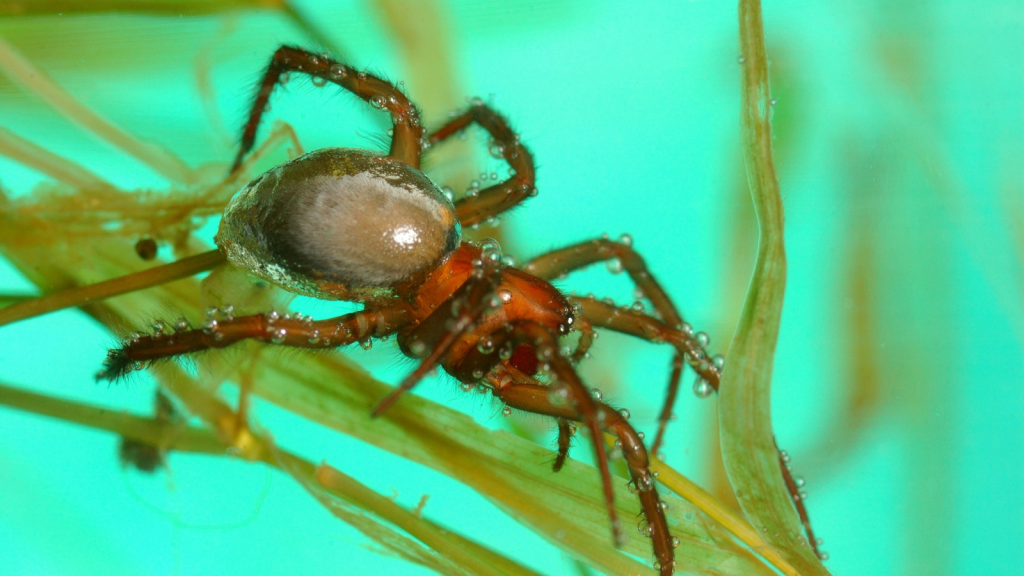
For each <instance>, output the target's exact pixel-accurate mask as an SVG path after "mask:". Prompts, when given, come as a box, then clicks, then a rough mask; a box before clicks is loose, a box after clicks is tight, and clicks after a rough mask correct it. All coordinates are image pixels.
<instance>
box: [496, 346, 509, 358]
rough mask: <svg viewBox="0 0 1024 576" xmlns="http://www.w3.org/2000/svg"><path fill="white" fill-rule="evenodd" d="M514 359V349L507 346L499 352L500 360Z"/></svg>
mask: <svg viewBox="0 0 1024 576" xmlns="http://www.w3.org/2000/svg"><path fill="white" fill-rule="evenodd" d="M511 357H512V347H511V346H505V347H503V348H502V349H501V350H498V358H500V359H501V360H508V359H509V358H511Z"/></svg>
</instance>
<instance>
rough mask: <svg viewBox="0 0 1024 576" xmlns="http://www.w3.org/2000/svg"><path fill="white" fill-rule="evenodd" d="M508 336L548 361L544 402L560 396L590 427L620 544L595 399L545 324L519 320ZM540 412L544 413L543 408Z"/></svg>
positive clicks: (500, 394)
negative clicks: (549, 376)
mask: <svg viewBox="0 0 1024 576" xmlns="http://www.w3.org/2000/svg"><path fill="white" fill-rule="evenodd" d="M511 337H512V341H513V343H514V344H529V345H530V346H532V347H533V349H534V350H535V351H536V354H537V359H538V360H541V361H542V362H547V363H549V366H550V368H551V375H552V377H553V380H552V383H551V387H548V388H545V391H544V399H545V402H547V403H549V404H550V403H551V400H550V399H549V397H548V395H549V394H554V395H555V396H556V397H560V398H563V399H564V400H565V403H566V404H567V405H568V406H570V407H572V410H573V412H575V414H574V416H575V417H577V418H579V419H580V421H581V422H582V423H583V425H584V426H586V427H587V429H588V430H589V431H590V437H591V439H592V440H593V444H594V456H595V458H596V460H597V468H598V470H600V471H601V484H602V486H603V488H604V498H605V503H606V504H607V505H608V516H609V518H610V519H611V522H612V535H613V537H614V541H615V545H616V546H621V545H622V543H623V542H624V541H625V538H624V536H623V534H622V526H621V525H620V523H619V519H618V517H617V515H616V513H615V501H614V494H613V492H612V477H611V471H610V470H609V468H608V453H607V452H606V451H605V449H604V443H603V442H602V441H601V439H602V436H601V431H602V426H601V422H600V421H599V420H598V411H597V404H596V400H595V399H594V398H593V397H591V393H590V389H588V388H587V387H586V386H585V385H584V384H583V381H582V380H580V377H579V375H577V374H576V370H574V369H573V367H572V365H571V364H570V363H569V361H568V359H566V358H564V357H563V356H561V355H560V354H559V350H558V339H557V336H555V335H554V334H552V333H551V332H549V331H548V329H547V328H545V327H544V326H541V325H539V324H535V323H532V322H522V323H518V324H516V325H515V326H514V327H513V329H512V334H511ZM495 395H496V396H497V397H498V398H499V399H500V400H502V401H505V404H507V405H509V406H512V407H515V408H520V409H525V410H529V411H531V412H538V410H537V408H539V406H531V405H529V404H523V403H522V402H517V398H514V397H513V398H510V399H511V400H512V402H511V403H510V402H508V401H506V398H505V394H504V391H498V392H496V394H495ZM540 413H541V414H543V413H544V412H540ZM554 416H556V417H563V418H564V417H565V414H555V415H554ZM641 449H642V448H641Z"/></svg>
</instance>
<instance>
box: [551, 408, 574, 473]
mask: <svg viewBox="0 0 1024 576" xmlns="http://www.w3.org/2000/svg"><path fill="white" fill-rule="evenodd" d="M574 428H575V426H573V425H572V424H570V423H569V421H568V420H565V419H562V418H559V419H558V456H555V463H554V464H552V465H551V468H552V469H553V470H554V471H555V472H558V471H559V470H561V469H562V466H564V465H565V461H566V459H567V458H569V443H570V442H571V441H572V436H573V434H575V430H574Z"/></svg>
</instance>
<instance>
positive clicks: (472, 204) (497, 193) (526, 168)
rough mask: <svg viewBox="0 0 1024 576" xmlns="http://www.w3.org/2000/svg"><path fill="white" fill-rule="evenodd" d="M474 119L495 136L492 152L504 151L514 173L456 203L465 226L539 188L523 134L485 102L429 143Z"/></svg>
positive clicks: (462, 127)
mask: <svg viewBox="0 0 1024 576" xmlns="http://www.w3.org/2000/svg"><path fill="white" fill-rule="evenodd" d="M473 122H476V123H477V124H479V125H480V126H482V127H483V128H484V130H487V133H488V134H490V135H491V138H493V139H494V142H493V143H492V145H491V149H492V154H493V155H495V156H497V155H499V154H500V155H501V157H502V158H504V159H505V161H506V162H508V165H509V168H511V170H512V176H510V177H509V178H508V179H506V180H503V181H501V182H499V183H497V184H495V185H493V186H489V187H487V188H484V189H483V190H480V192H479V193H478V194H476V195H475V196H470V197H466V198H463V199H461V200H459V201H458V202H456V203H455V211H456V212H457V213H458V215H459V221H460V222H461V223H462V225H463V226H464V227H469V226H473V225H474V224H479V223H481V222H483V221H485V220H488V219H490V218H494V217H495V216H497V215H498V214H501V213H502V212H505V211H506V210H509V209H510V208H513V207H515V206H516V205H517V204H519V203H520V202H522V201H523V200H525V199H526V198H528V197H529V196H530V195H531V194H534V192H535V190H536V188H535V187H534V184H535V180H536V172H535V171H534V167H533V156H532V155H530V152H529V150H527V149H526V147H525V146H523V145H522V144H521V143H520V142H519V135H518V134H516V133H515V132H513V131H512V128H511V127H509V125H508V121H507V120H505V119H504V118H502V117H501V115H500V114H498V113H497V112H495V111H494V110H493V109H492V108H491V107H490V106H487V105H486V104H483V103H482V102H479V101H478V102H476V103H474V104H473V105H472V106H470V108H469V110H466V111H465V112H463V113H462V114H459V115H458V116H456V117H454V118H452V119H451V120H450V121H449V122H448V123H447V124H445V125H444V126H442V127H440V128H438V129H437V130H436V131H435V132H434V133H433V134H431V135H430V136H429V137H428V138H427V142H428V143H429V144H431V145H434V144H436V143H438V142H441V141H443V140H445V139H447V138H450V137H451V136H452V135H454V134H458V133H459V132H461V131H462V130H465V129H466V128H467V127H468V126H469V125H470V124H472V123H473Z"/></svg>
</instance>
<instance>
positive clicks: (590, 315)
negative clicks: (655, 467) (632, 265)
mask: <svg viewBox="0 0 1024 576" xmlns="http://www.w3.org/2000/svg"><path fill="white" fill-rule="evenodd" d="M573 301H574V302H579V303H580V304H581V305H582V306H583V314H582V316H583V317H584V318H585V319H586V320H588V321H590V322H592V323H593V324H594V325H595V326H599V327H601V328H607V329H609V330H614V331H615V332H620V333H622V334H628V335H630V336H634V337H636V338H640V339H643V340H647V341H650V342H653V343H659V344H660V343H668V344H670V345H672V346H673V347H674V348H675V349H676V351H677V352H678V353H679V354H680V355H682V356H684V357H687V358H696V359H697V362H696V363H695V364H691V366H692V367H693V369H694V370H695V371H696V372H697V375H698V376H699V377H700V378H702V379H704V381H705V382H707V383H708V384H709V385H710V386H711V387H712V388H713V389H714V390H715V392H717V391H718V386H719V383H720V381H721V377H722V372H721V369H720V368H718V366H715V365H714V364H713V363H711V362H708V361H707V356H706V354H705V353H704V350H703V348H701V347H700V345H699V344H698V343H697V342H695V341H694V340H693V337H692V336H690V335H689V334H686V333H685V332H682V331H680V330H678V329H675V328H672V327H671V326H669V325H667V324H666V323H664V322H662V321H661V320H658V319H657V318H654V317H651V316H648V315H646V314H639V313H635V312H623V311H621V310H619V309H618V308H616V307H614V306H609V305H608V304H605V303H604V302H601V301H599V300H596V299H594V298H573ZM775 450H776V451H777V452H778V453H779V468H781V470H782V478H783V480H784V481H785V484H786V489H787V490H788V491H789V497H790V500H792V501H793V506H794V507H796V511H797V515H798V516H799V517H800V522H801V523H802V524H803V525H804V530H805V531H806V532H807V541H808V542H809V543H810V545H811V549H812V550H814V553H815V554H817V555H820V554H819V551H818V544H817V541H816V539H815V537H814V530H813V528H811V519H810V516H809V515H808V514H807V507H806V506H805V505H804V501H803V498H802V497H801V496H800V488H799V486H797V484H796V480H794V478H793V473H792V471H791V470H790V469H789V463H788V462H786V459H785V457H784V456H783V454H782V451H781V450H779V447H778V445H777V444H776V446H775Z"/></svg>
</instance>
